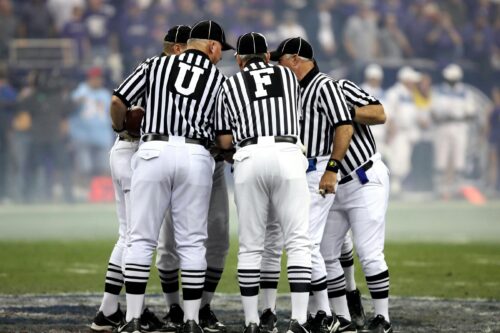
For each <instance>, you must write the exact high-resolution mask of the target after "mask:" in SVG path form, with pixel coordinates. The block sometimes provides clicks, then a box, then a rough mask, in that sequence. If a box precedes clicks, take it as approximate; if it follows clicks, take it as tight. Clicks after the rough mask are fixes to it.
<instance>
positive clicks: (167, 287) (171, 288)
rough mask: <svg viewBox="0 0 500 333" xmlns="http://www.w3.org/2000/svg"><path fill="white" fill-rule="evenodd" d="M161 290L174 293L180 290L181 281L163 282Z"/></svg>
mask: <svg viewBox="0 0 500 333" xmlns="http://www.w3.org/2000/svg"><path fill="white" fill-rule="evenodd" d="M161 290H162V291H163V292H164V293H165V294H169V293H174V292H176V291H179V282H176V283H163V282H162V283H161Z"/></svg>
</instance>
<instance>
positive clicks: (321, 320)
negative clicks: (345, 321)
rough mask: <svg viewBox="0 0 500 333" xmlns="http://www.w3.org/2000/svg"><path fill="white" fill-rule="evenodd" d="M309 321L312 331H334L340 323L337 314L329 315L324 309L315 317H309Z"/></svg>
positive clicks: (326, 332) (318, 332)
mask: <svg viewBox="0 0 500 333" xmlns="http://www.w3.org/2000/svg"><path fill="white" fill-rule="evenodd" d="M307 323H308V324H309V327H310V329H311V332H312V333H333V332H336V331H337V328H338V327H339V325H340V323H339V321H338V320H337V317H336V316H327V315H326V312H325V311H323V310H319V311H318V312H317V313H316V316H314V318H313V317H312V316H310V317H308V320H307Z"/></svg>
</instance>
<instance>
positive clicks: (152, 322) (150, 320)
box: [139, 308, 164, 332]
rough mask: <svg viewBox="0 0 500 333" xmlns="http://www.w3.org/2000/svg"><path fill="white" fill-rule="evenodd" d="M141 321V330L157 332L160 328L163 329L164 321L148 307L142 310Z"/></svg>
mask: <svg viewBox="0 0 500 333" xmlns="http://www.w3.org/2000/svg"><path fill="white" fill-rule="evenodd" d="M139 323H140V324H141V330H143V331H144V332H157V331H160V330H161V331H163V330H162V327H163V326H164V324H163V322H162V321H161V320H160V319H158V317H156V315H155V314H154V313H153V312H151V311H149V309H148V308H145V309H144V311H143V312H142V315H141V318H140V319H139Z"/></svg>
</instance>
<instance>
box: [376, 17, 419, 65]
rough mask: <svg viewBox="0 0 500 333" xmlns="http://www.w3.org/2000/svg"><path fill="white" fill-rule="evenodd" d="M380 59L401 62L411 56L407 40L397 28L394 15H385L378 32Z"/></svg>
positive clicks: (411, 52) (411, 51)
mask: <svg viewBox="0 0 500 333" xmlns="http://www.w3.org/2000/svg"><path fill="white" fill-rule="evenodd" d="M379 42H380V57H381V58H383V59H389V60H401V59H403V58H408V57H410V56H411V55H412V54H413V50H412V48H411V45H410V43H409V42H408V39H407V38H406V36H405V34H404V32H403V31H402V30H401V29H400V28H399V25H398V20H397V17H396V15H395V14H386V15H385V17H384V18H383V20H382V21H381V27H380V30H379Z"/></svg>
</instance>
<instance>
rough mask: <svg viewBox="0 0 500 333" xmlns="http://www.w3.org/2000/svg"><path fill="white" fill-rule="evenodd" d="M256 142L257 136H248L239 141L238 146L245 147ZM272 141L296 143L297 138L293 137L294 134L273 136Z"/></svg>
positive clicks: (257, 140)
mask: <svg viewBox="0 0 500 333" xmlns="http://www.w3.org/2000/svg"><path fill="white" fill-rule="evenodd" d="M258 142H259V137H258V136H254V137H252V138H248V139H245V140H243V141H241V142H240V143H239V146H240V148H243V147H246V146H248V145H254V144H257V143H258ZM274 142H288V143H293V144H296V143H297V138H296V137H294V136H284V135H281V136H275V137H274Z"/></svg>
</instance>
